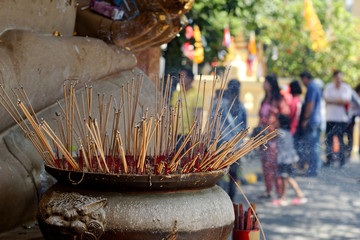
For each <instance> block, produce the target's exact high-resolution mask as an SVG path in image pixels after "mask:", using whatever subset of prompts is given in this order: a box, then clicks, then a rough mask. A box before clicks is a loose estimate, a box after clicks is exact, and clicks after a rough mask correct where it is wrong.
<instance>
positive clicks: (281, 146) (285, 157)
mask: <svg viewBox="0 0 360 240" xmlns="http://www.w3.org/2000/svg"><path fill="white" fill-rule="evenodd" d="M290 124H291V121H290V117H288V116H285V115H281V114H279V115H278V117H277V121H276V122H275V127H277V128H279V134H278V136H277V137H276V140H277V157H276V162H277V164H278V174H279V176H280V177H281V181H282V193H281V196H280V198H279V199H275V200H274V201H273V204H274V205H281V206H286V205H288V201H287V200H286V193H287V188H288V185H290V186H291V187H292V188H293V189H294V191H295V193H296V197H295V198H294V199H293V200H292V202H291V204H292V205H297V204H302V203H306V202H307V199H306V198H305V195H304V193H303V192H302V191H301V189H300V187H299V185H298V184H297V182H296V181H295V179H294V178H293V175H294V171H293V166H292V165H293V164H294V163H296V162H297V161H298V159H299V157H298V155H297V153H296V151H295V149H294V140H293V136H292V135H291V133H290Z"/></svg>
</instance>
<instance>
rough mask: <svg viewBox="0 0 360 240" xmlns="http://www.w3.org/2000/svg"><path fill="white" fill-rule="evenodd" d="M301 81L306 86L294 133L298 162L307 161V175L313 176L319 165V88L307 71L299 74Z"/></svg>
mask: <svg viewBox="0 0 360 240" xmlns="http://www.w3.org/2000/svg"><path fill="white" fill-rule="evenodd" d="M300 78H301V82H302V83H303V84H304V85H305V86H306V88H307V92H306V95H305V101H304V104H303V106H302V109H301V113H300V119H299V125H298V129H297V131H296V134H295V140H296V146H297V152H298V154H299V158H300V161H299V164H304V163H306V162H307V163H308V164H309V168H308V170H307V176H309V177H314V176H316V175H317V174H318V170H319V168H320V166H321V155H320V154H321V153H320V150H321V144H320V133H321V127H320V126H321V113H320V102H321V97H322V93H321V89H320V88H319V87H318V86H317V85H316V83H315V82H314V81H313V77H312V75H311V74H310V73H309V72H306V71H304V72H303V73H301V74H300Z"/></svg>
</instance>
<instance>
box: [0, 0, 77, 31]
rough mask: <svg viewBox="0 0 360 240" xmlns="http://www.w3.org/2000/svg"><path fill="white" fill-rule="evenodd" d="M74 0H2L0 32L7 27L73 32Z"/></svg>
mask: <svg viewBox="0 0 360 240" xmlns="http://www.w3.org/2000/svg"><path fill="white" fill-rule="evenodd" d="M76 2H77V1H75V0H31V1H30V0H22V1H13V0H2V1H0V9H1V10H0V34H1V33H3V32H4V31H6V30H9V29H24V30H30V31H33V32H37V33H47V34H53V33H54V32H55V31H58V32H60V33H61V34H62V35H63V36H72V35H73V33H74V25H75V16H76V6H77V5H76Z"/></svg>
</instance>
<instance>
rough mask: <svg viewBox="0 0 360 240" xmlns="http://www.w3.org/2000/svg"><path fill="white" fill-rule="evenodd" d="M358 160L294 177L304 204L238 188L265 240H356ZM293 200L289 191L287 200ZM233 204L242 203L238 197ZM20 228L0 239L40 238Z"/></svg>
mask: <svg viewBox="0 0 360 240" xmlns="http://www.w3.org/2000/svg"><path fill="white" fill-rule="evenodd" d="M258 161H259V160H258V159H257V158H250V159H249V160H247V162H246V163H245V164H243V171H244V172H249V171H253V172H257V171H260V169H259V168H260V167H259V162H258ZM359 177H360V160H359V156H355V157H354V158H353V159H352V160H351V162H349V163H348V164H347V165H346V166H345V168H343V169H338V168H333V169H322V170H321V172H320V174H319V176H318V177H316V178H306V177H296V180H297V181H298V183H299V185H300V187H301V188H302V189H303V191H304V193H305V194H306V196H307V198H308V200H309V201H308V203H306V204H304V205H297V206H286V207H278V206H273V205H272V204H271V202H270V201H259V200H258V199H257V197H256V196H257V195H258V194H259V193H262V192H263V191H264V184H263V182H261V181H257V182H256V183H254V184H248V185H243V186H242V189H243V191H244V192H245V194H246V195H247V197H248V198H249V200H250V201H251V202H254V201H255V202H256V203H257V210H258V215H259V218H260V221H261V223H262V225H263V228H264V231H265V235H266V238H267V239H269V240H284V239H291V240H305V239H306V240H308V239H310V240H317V239H319V240H320V239H321V240H322V239H324V240H325V239H326V240H327V239H331V240H342V239H344V240H345V239H354V240H355V239H360V183H358V182H357V178H359ZM292 197H294V193H293V191H292V190H289V198H290V199H291V198H292ZM235 201H236V202H243V203H244V202H245V201H244V200H243V198H242V197H241V196H240V195H239V196H237V199H236V200H235ZM27 226H28V227H29V228H24V227H20V228H18V229H16V230H14V231H12V232H10V233H6V234H1V235H0V240H4V239H11V240H40V239H43V238H42V237H41V234H40V232H39V230H38V228H37V226H36V225H34V224H30V225H27Z"/></svg>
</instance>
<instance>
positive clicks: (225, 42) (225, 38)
mask: <svg viewBox="0 0 360 240" xmlns="http://www.w3.org/2000/svg"><path fill="white" fill-rule="evenodd" d="M230 44H231V35H230V29H229V25H225V27H224V36H223V41H222V45H223V46H224V47H226V48H229V47H230Z"/></svg>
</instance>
